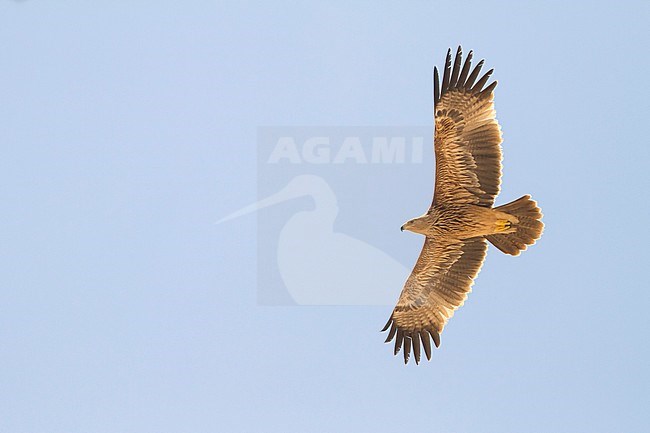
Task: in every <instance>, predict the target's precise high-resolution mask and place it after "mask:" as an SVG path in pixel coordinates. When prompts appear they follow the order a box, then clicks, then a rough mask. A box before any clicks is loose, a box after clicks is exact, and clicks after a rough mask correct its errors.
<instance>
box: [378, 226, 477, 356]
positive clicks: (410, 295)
mask: <svg viewBox="0 0 650 433" xmlns="http://www.w3.org/2000/svg"><path fill="white" fill-rule="evenodd" d="M486 251H487V242H486V240H485V238H483V237H476V238H470V239H464V240H462V241H461V240H458V239H449V238H431V237H427V238H426V240H425V241H424V246H423V247H422V252H421V253H420V258H419V259H418V261H417V263H416V264H415V268H414V269H413V272H412V273H411V275H410V276H409V278H408V279H407V280H406V283H405V284H404V289H403V290H402V293H401V295H400V297H399V300H398V301H397V306H395V309H394V310H393V313H392V314H391V316H390V320H389V321H388V323H386V326H385V327H384V329H383V331H385V330H387V329H388V327H389V326H391V328H390V332H389V334H388V338H386V342H389V341H391V340H392V339H393V337H395V336H396V337H397V339H396V340H395V354H396V355H397V353H398V352H399V350H400V348H401V347H402V346H404V351H403V352H404V362H405V363H406V362H408V359H409V356H410V354H411V347H413V353H414V355H415V362H416V363H419V362H420V341H421V342H422V345H423V346H424V351H425V354H426V356H427V359H431V341H430V338H433V342H434V343H435V345H436V347H438V346H439V345H440V334H441V333H442V330H443V328H444V327H445V324H446V323H447V321H448V320H449V319H450V318H451V316H453V314H454V311H455V310H456V309H457V308H458V307H460V306H461V305H463V303H464V302H465V299H467V294H468V293H469V292H470V290H471V287H472V284H473V283H474V278H476V276H477V275H478V272H479V271H480V269H481V266H482V265H483V260H484V259H485V253H486Z"/></svg>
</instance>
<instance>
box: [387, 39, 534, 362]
mask: <svg viewBox="0 0 650 433" xmlns="http://www.w3.org/2000/svg"><path fill="white" fill-rule="evenodd" d="M471 62H472V52H471V51H470V52H469V54H468V55H467V58H466V59H465V62H464V63H463V62H462V49H461V47H458V51H457V52H456V58H455V60H454V63H453V66H452V62H451V49H450V50H449V51H447V58H446V61H445V69H444V72H443V75H442V86H441V85H440V79H439V76H438V69H437V68H434V74H433V76H434V84H433V85H434V87H433V89H434V90H433V91H434V117H435V133H434V151H435V157H436V182H435V188H434V193H433V203H432V204H431V207H430V208H429V210H428V211H427V212H426V213H425V214H424V215H422V216H421V217H418V218H415V219H412V220H410V221H407V222H406V223H405V224H404V225H403V226H402V230H410V231H412V232H415V233H420V234H423V235H424V236H425V240H424V246H423V247H422V252H421V253H420V257H419V258H418V261H417V263H416V264H415V267H414V269H413V272H412V273H411V275H410V276H409V277H408V279H407V280H406V283H405V284H404V289H403V290H402V293H401V295H400V297H399V300H398V301H397V305H396V306H395V309H394V310H393V313H392V314H391V316H390V319H389V320H388V323H386V326H385V327H384V329H382V332H383V331H387V330H389V329H390V331H389V333H388V338H386V343H388V342H390V341H391V340H393V339H395V355H397V353H398V352H399V351H400V349H401V350H402V353H403V355H404V363H408V360H409V357H410V355H411V349H413V355H414V357H415V362H416V363H418V364H419V362H420V342H421V343H422V347H423V348H424V353H425V354H426V357H427V359H429V360H430V359H431V340H433V343H434V344H435V345H436V347H438V346H439V345H440V334H442V330H443V329H444V327H445V324H446V323H447V321H448V320H449V319H450V318H451V316H452V315H453V314H454V311H455V310H456V309H457V308H459V307H460V306H461V305H463V303H464V302H465V299H466V298H467V294H468V293H469V292H470V290H471V287H472V284H473V283H474V279H475V278H476V276H477V275H478V272H479V270H480V269H481V265H482V264H483V261H484V259H485V253H486V251H487V241H490V243H491V244H492V245H494V246H495V247H497V248H498V249H499V250H501V251H502V252H504V253H506V254H510V255H513V256H516V255H518V254H519V253H520V252H521V251H523V250H525V249H526V246H527V245H532V244H534V243H535V240H537V239H538V238H539V237H540V236H541V234H542V229H543V228H544V225H543V224H542V221H541V218H542V213H541V211H540V209H539V207H537V203H535V201H533V200H532V199H531V198H530V196H529V195H525V196H523V197H521V198H519V199H517V200H515V201H513V202H511V203H508V204H504V205H502V206H498V207H493V204H494V198H495V197H496V196H497V194H498V193H499V184H500V183H501V141H502V138H501V128H500V127H499V124H498V123H497V120H496V112H495V111H494V94H493V91H494V88H495V87H496V85H497V82H496V81H493V82H492V83H490V84H488V85H487V86H486V84H487V82H488V80H489V78H490V75H491V74H492V71H493V69H490V70H489V71H488V72H486V73H485V74H484V75H483V76H481V77H480V78H479V73H480V71H481V67H482V66H483V60H481V61H480V62H478V64H477V65H476V66H475V67H474V69H472V71H471V72H470V67H471ZM461 66H462V67H461Z"/></svg>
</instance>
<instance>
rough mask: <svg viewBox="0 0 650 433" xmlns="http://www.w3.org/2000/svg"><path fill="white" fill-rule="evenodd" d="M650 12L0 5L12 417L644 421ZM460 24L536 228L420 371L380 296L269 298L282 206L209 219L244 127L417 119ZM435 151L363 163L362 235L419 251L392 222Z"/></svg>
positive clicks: (53, 426)
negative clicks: (395, 337) (486, 80)
mask: <svg viewBox="0 0 650 433" xmlns="http://www.w3.org/2000/svg"><path fill="white" fill-rule="evenodd" d="M649 20H650V6H649V3H648V2H620V3H618V4H615V3H613V2H569V1H562V2H514V1H513V2H496V3H495V2H478V1H477V2H424V1H417V2H409V4H406V5H405V4H402V3H401V2H384V1H380V2H369V1H368V2H353V3H352V4H344V5H343V4H342V5H340V6H336V7H335V6H329V5H325V4H312V5H310V6H307V5H305V4H302V3H297V2H294V3H281V2H266V3H262V2H258V3H247V4H243V3H242V2H229V3H225V2H211V1H188V2H179V1H176V2H169V1H159V2H106V1H104V2H81V1H65V2H51V1H50V2H48V1H43V0H25V1H21V2H14V1H8V0H4V1H0V40H1V41H2V42H1V43H0V64H1V67H0V143H1V150H2V156H1V157H0V347H1V356H0V431H2V432H11V433H23V432H25V433H27V432H29V433H50V432H60V433H76V432H79V433H103V432H106V433H115V432H120V433H124V432H160V433H167V432H251V433H258V432H283V433H284V432H301V433H303V432H355V433H356V432H395V431H414V432H420V431H422V432H423V431H426V432H436V433H437V432H440V433H446V432H459V433H460V432H472V433H476V432H549V431H553V432H591V433H593V432H612V431H625V432H642V431H646V429H647V426H648V425H649V424H650V417H649V415H648V407H650V398H649V397H650V370H649V367H648V366H649V365H650V349H649V346H648V338H649V337H648V335H649V330H650V326H649V320H648V311H650V291H649V287H648V282H647V279H646V275H647V267H648V264H649V263H650V260H649V257H648V249H647V248H648V244H649V241H650V237H649V235H648V230H647V224H648V220H649V218H650V204H649V202H648V200H647V193H648V189H649V187H650V182H649V174H648V160H649V158H650V151H649V150H648V149H649V148H650V143H648V138H647V137H648V127H647V125H648V115H649V114H650V102H649V101H650V98H648V90H649V89H648V72H649V70H650V61H649V55H648V46H649V44H650V37H649V36H650V35H649V31H648V21H649ZM458 43H462V44H463V46H464V47H465V49H466V50H467V49H473V50H474V51H475V52H476V55H477V57H484V58H486V61H487V65H488V66H490V67H494V68H495V69H496V71H495V75H494V77H495V78H496V79H498V80H499V86H498V87H497V90H496V108H497V113H498V118H499V121H500V123H501V125H502V127H503V129H504V136H505V142H504V152H505V153H504V155H505V159H504V164H505V167H504V184H503V190H502V197H501V198H500V200H499V202H503V201H506V200H511V199H514V198H516V197H518V196H519V195H522V194H524V193H532V194H533V195H534V197H535V198H536V199H537V200H538V201H539V203H540V204H541V206H542V208H543V210H544V214H545V223H546V231H545V234H544V236H543V238H542V239H541V241H540V242H539V243H538V244H537V245H535V246H534V247H533V248H531V249H530V250H529V251H527V252H525V253H524V254H523V255H522V256H520V257H517V258H512V257H506V256H504V255H502V254H500V253H499V252H498V251H496V250H495V249H493V248H491V249H490V251H489V254H488V259H487V263H486V265H485V267H484V268H483V271H482V272H481V274H480V276H479V278H478V281H477V284H476V286H475V287H474V292H473V293H472V294H471V295H470V298H469V300H468V302H467V303H466V305H465V306H464V307H463V308H462V309H461V310H460V311H459V312H458V313H457V314H456V316H455V317H454V318H453V319H452V321H451V322H450V324H449V326H448V328H447V329H446V330H445V333H444V335H443V343H442V346H441V348H440V349H438V350H436V351H435V353H434V356H433V360H432V361H431V362H425V363H424V364H423V365H420V366H418V367H416V366H415V365H411V364H409V365H408V366H406V367H405V366H404V365H403V363H401V362H400V360H399V359H398V358H394V357H393V356H392V353H391V348H389V347H387V346H385V345H383V339H384V337H383V335H381V334H379V332H378V330H379V329H380V328H381V326H383V324H384V323H385V321H386V319H387V318H388V315H389V314H390V307H386V306H344V307H326V306H315V307H314V306H311V307H308V306H295V305H284V306H262V305H259V303H258V297H257V296H258V287H259V285H264V284H265V281H263V280H259V281H258V278H257V268H258V267H257V261H258V258H259V257H258V249H257V240H258V230H257V228H256V227H257V218H264V215H270V214H263V213H258V215H257V216H255V215H254V214H251V215H248V216H245V217H242V218H239V219H237V220H234V221H231V222H229V223H228V224H221V225H215V224H214V221H216V220H218V219H219V218H221V217H223V216H225V215H227V214H229V213H230V212H232V211H234V210H236V209H239V208H241V207H242V206H244V205H247V204H249V203H251V202H254V201H255V200H256V199H257V188H258V177H257V175H258V166H257V150H256V149H257V130H258V129H257V128H258V127H259V126H262V125H267V126H269V125H270V126H273V125H284V126H293V125H316V126H318V125H328V126H334V127H337V126H340V127H343V126H357V125H378V126H391V125H398V126H399V125H425V126H426V125H431V122H432V120H431V115H432V107H431V69H432V67H433V65H434V64H438V65H440V63H441V62H442V59H443V57H444V52H445V51H446V49H447V48H448V47H450V46H455V45H457V44H458ZM429 152H430V150H429ZM429 164H431V163H429ZM430 167H431V165H429V166H427V167H425V166H423V167H414V168H413V170H410V171H407V172H405V174H404V175H403V176H402V175H400V176H398V177H396V180H395V181H394V185H393V187H392V189H391V190H389V191H385V190H383V189H382V191H377V190H376V189H374V188H373V184H372V183H371V182H369V183H368V184H367V190H368V191H369V194H373V197H377V198H376V200H383V202H381V201H380V203H383V205H382V207H383V208H385V209H387V210H388V209H390V212H388V211H387V213H386V214H383V213H380V214H376V219H375V220H373V225H372V231H368V232H366V233H365V236H366V240H368V241H369V242H372V243H373V244H374V245H378V246H381V247H382V248H384V249H385V250H387V251H388V252H389V253H390V254H391V255H392V256H393V257H394V258H395V259H396V260H398V261H400V262H401V263H404V265H405V266H409V267H410V266H411V265H412V263H413V261H414V260H415V257H416V255H417V253H418V250H419V245H420V243H421V240H420V239H419V238H418V237H417V236H416V235H413V234H411V233H399V232H398V230H397V229H398V227H399V226H400V225H401V224H402V223H403V222H404V221H405V220H406V219H407V218H411V217H414V216H417V215H419V214H420V213H421V212H422V211H423V210H424V209H425V208H426V205H427V204H428V201H429V200H430V195H431V190H430V188H431V178H432V175H433V174H432V173H430V172H429V171H428V170H429V169H430ZM354 169H355V168H354V166H351V167H350V170H354ZM424 170H427V171H426V172H425V171H424ZM420 180H422V181H420ZM397 197H399V198H397ZM287 206H289V207H288V208H286V207H285V208H282V207H279V208H275V209H284V212H289V211H298V210H300V209H301V208H303V207H305V208H308V207H309V206H310V205H309V202H308V201H294V202H292V204H287ZM363 206H365V205H364V202H363V201H359V203H358V205H357V206H356V209H357V213H355V214H353V215H352V216H351V215H350V214H349V213H346V209H349V208H350V206H348V207H346V205H345V203H340V213H339V220H338V221H339V222H338V224H340V226H339V228H341V227H344V228H350V230H348V231H351V230H352V228H354V227H355V226H358V225H359V224H358V222H357V221H355V220H354V218H353V216H355V215H358V214H359V212H362V211H363V210H364V209H365V208H364V207H363ZM352 207H354V206H352ZM395 209H397V210H395ZM269 212H273V211H269ZM276 212H280V211H279V210H276ZM341 230H342V231H343V229H341ZM315 248H317V246H315ZM265 260H268V258H266V259H265ZM400 289H401V287H395V288H394V290H395V297H397V295H398V293H399V291H400Z"/></svg>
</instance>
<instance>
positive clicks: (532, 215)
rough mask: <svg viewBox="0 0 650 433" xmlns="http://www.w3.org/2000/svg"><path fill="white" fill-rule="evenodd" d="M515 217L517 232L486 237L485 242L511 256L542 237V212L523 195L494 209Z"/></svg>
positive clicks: (533, 202)
mask: <svg viewBox="0 0 650 433" xmlns="http://www.w3.org/2000/svg"><path fill="white" fill-rule="evenodd" d="M494 209H495V210H498V211H501V212H505V213H507V214H510V215H513V216H515V217H517V219H518V220H519V222H518V223H516V224H515V225H514V228H516V229H517V231H515V232H513V233H504V234H495V235H488V236H486V238H487V240H488V241H490V242H491V243H492V245H494V246H495V247H497V248H498V249H500V250H501V251H503V252H504V253H506V254H510V255H513V256H517V255H519V253H520V252H521V251H523V250H525V249H526V246H527V245H532V244H534V243H535V241H536V240H537V239H539V237H540V236H541V235H542V230H543V229H544V224H543V223H542V211H541V209H540V208H539V207H537V203H536V202H535V200H533V199H531V198H530V196H529V195H525V196H523V197H521V198H518V199H517V200H515V201H512V202H510V203H508V204H504V205H503V206H499V207H497V208H494Z"/></svg>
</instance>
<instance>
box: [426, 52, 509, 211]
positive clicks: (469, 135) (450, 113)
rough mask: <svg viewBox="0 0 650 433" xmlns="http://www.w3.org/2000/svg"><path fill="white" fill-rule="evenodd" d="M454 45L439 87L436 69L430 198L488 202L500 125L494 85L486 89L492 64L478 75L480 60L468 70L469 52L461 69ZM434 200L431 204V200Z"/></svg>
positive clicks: (494, 189)
mask: <svg viewBox="0 0 650 433" xmlns="http://www.w3.org/2000/svg"><path fill="white" fill-rule="evenodd" d="M461 60H462V50H461V47H458V51H457V53H456V59H455V61H454V65H453V69H452V66H451V50H449V51H447V58H446V61H445V69H444V73H443V78H442V88H440V85H439V84H440V83H439V78H438V69H437V68H435V69H434V113H435V135H434V150H435V155H436V186H435V190H434V198H433V202H434V204H436V203H438V204H443V203H456V204H458V203H462V204H468V203H469V204H476V205H479V206H485V207H491V206H492V204H493V203H494V198H495V197H496V195H497V194H498V193H499V184H500V183H501V146H500V144H501V141H502V139H501V128H500V127H499V124H498V123H497V120H496V112H495V111H494V103H493V93H492V91H493V90H494V88H495V87H496V85H497V82H496V81H494V82H492V83H491V84H490V85H488V86H487V87H485V89H484V88H483V86H485V84H486V83H487V81H488V79H489V78H490V75H491V74H492V71H493V70H492V69H490V70H489V71H488V72H487V73H485V74H484V75H483V76H482V77H481V78H480V79H479V80H478V81H476V79H477V77H478V76H479V73H480V71H481V67H482V66H483V60H481V61H480V62H478V64H477V65H476V67H475V68H474V69H473V70H472V72H471V73H470V72H469V70H470V66H471V61H472V52H471V51H470V52H469V54H468V55H467V59H466V60H465V63H464V64H463V67H462V69H461ZM432 206H433V205H432Z"/></svg>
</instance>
